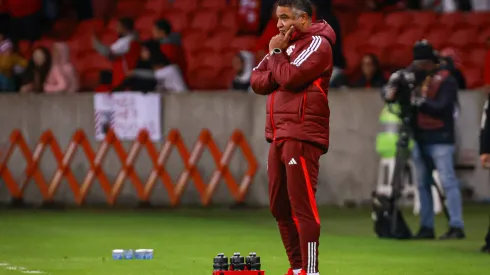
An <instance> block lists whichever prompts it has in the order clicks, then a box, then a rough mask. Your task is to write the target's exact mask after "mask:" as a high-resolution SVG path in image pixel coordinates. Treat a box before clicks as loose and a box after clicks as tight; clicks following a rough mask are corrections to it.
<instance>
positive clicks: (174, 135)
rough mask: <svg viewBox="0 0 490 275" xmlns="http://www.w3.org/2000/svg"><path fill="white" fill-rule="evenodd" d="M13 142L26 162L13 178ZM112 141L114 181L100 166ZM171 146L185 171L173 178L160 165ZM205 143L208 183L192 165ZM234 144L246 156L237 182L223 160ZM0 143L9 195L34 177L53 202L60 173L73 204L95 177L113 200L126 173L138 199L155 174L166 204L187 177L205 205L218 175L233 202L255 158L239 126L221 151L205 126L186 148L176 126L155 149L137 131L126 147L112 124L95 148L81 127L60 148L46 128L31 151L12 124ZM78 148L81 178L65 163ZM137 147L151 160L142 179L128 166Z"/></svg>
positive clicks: (18, 195) (145, 196) (174, 201)
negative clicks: (51, 166) (85, 165)
mask: <svg viewBox="0 0 490 275" xmlns="http://www.w3.org/2000/svg"><path fill="white" fill-rule="evenodd" d="M16 147H18V148H19V149H20V152H21V154H22V155H23V157H24V158H25V160H26V162H27V165H26V169H25V175H24V177H23V179H21V180H19V181H16V180H14V178H13V176H12V174H11V172H10V171H9V168H8V167H7V163H8V161H9V159H10V157H11V155H12V152H13V151H14V149H15V148H16ZM79 147H81V148H79ZM111 147H113V148H114V150H115V152H116V154H117V156H118V158H119V159H120V161H121V164H122V167H121V169H120V171H119V173H118V175H117V177H116V179H115V182H113V183H111V182H109V180H108V179H107V176H106V175H105V174H104V171H103V169H102V164H103V162H104V159H105V156H106V155H107V153H108V152H109V150H110V149H111ZM174 147H176V149H177V150H178V152H179V154H180V156H181V159H182V161H183V162H184V166H185V169H184V171H183V172H182V173H181V175H180V177H179V179H178V180H177V182H176V183H174V182H173V181H172V179H171V178H170V176H169V174H168V173H167V171H166V169H165V164H166V162H167V160H168V159H169V157H170V154H171V152H172V150H173V148H174ZM206 147H207V148H208V149H209V151H210V153H211V156H212V158H213V160H214V163H215V164H216V170H215V171H214V172H213V174H212V177H211V179H210V181H209V182H208V183H205V182H204V181H203V178H202V176H201V175H200V174H199V171H198V169H197V167H196V165H197V163H198V161H199V159H200V157H201V155H202V153H203V152H204V150H205V149H206ZM48 148H50V149H51V151H52V152H53V155H54V157H55V159H56V162H57V163H58V168H57V170H56V172H55V173H54V176H53V177H52V179H51V180H49V181H46V179H45V177H44V175H43V174H42V172H41V171H40V169H39V162H40V160H41V157H42V155H43V153H44V152H45V150H46V149H48ZM237 148H240V149H241V150H242V152H243V155H244V157H245V159H246V161H247V162H248V170H247V171H246V173H245V175H244V176H243V177H242V178H241V180H240V182H237V181H236V180H235V179H234V177H233V176H232V175H231V173H230V171H229V168H228V164H229V162H230V161H231V158H232V156H233V153H234V152H235V150H236V149H237ZM5 149H6V150H5V151H4V156H3V159H2V160H1V163H0V176H1V177H2V179H3V181H4V182H5V184H6V185H7V188H8V190H9V192H10V194H11V196H12V197H13V198H14V199H22V197H23V194H24V191H25V189H26V187H27V185H28V184H29V182H31V179H33V181H34V182H35V183H36V185H37V186H38V188H39V190H40V192H41V194H42V196H43V200H44V202H47V203H49V202H53V198H54V195H55V193H56V191H57V190H58V188H59V186H60V184H61V181H62V179H63V178H66V180H67V182H68V184H69V186H70V190H71V191H72V192H73V195H74V198H75V201H76V203H77V204H78V205H82V204H83V203H84V201H85V198H86V196H87V193H88V191H89V189H90V188H91V186H92V184H93V182H94V180H95V179H97V180H98V182H99V184H100V185H101V187H102V190H103V191H104V193H105V196H106V198H107V203H108V204H109V205H111V206H112V205H114V204H115V202H116V200H117V198H118V195H119V193H120V191H121V188H122V186H123V183H124V181H125V180H126V179H127V178H129V180H130V181H131V183H132V185H133V186H134V189H135V190H136V193H137V196H138V198H139V199H140V200H141V201H142V202H148V201H149V198H150V195H151V193H152V190H153V188H154V187H155V184H157V181H158V180H159V179H160V180H161V182H162V183H163V185H164V187H165V189H166V190H167V192H168V196H169V198H170V204H171V205H172V206H176V205H178V204H179V201H180V198H181V197H182V194H183V192H184V190H185V188H186V186H187V185H188V183H189V181H190V180H191V179H192V181H193V183H194V185H195V187H196V189H197V191H198V192H199V194H200V197H201V202H202V204H203V205H205V206H206V205H209V204H210V203H211V199H212V196H213V193H214V191H215V190H216V187H217V186H218V184H219V183H220V181H221V179H224V182H225V183H226V185H227V187H228V189H229V190H230V193H231V195H232V196H233V198H234V200H235V201H236V202H237V203H240V202H243V201H244V199H245V196H246V194H247V191H248V188H249V186H250V184H251V183H252V180H253V178H254V176H255V173H256V171H257V160H256V158H255V156H254V154H253V152H252V150H251V148H250V146H249V144H248V143H247V140H246V138H245V136H244V135H243V133H242V132H241V131H239V130H236V131H234V132H233V134H232V136H231V138H230V140H229V142H228V144H227V145H226V148H225V150H224V151H223V152H221V151H220V149H219V148H218V146H217V145H216V143H215V142H214V140H213V138H212V136H211V133H210V131H209V130H207V129H203V130H202V131H201V133H200V135H199V137H198V140H197V142H196V143H195V145H194V147H193V148H192V150H191V151H189V150H188V149H187V147H186V146H185V144H184V142H183V140H182V137H181V135H180V133H179V131H178V130H175V129H174V130H171V131H170V133H169V134H168V136H167V138H166V140H165V142H164V143H163V145H162V147H161V149H160V150H157V148H156V147H155V145H154V144H153V143H152V141H151V140H150V139H149V135H148V133H147V132H146V131H142V132H140V133H139V135H138V137H137V138H136V139H135V140H134V142H133V143H132V145H131V147H130V148H129V151H128V152H127V151H126V150H125V149H124V147H123V146H122V144H121V142H120V140H119V139H118V138H117V137H116V135H115V133H114V132H113V131H112V130H109V131H108V133H107V135H106V137H105V139H104V140H103V141H102V142H101V143H100V144H99V147H98V149H97V151H96V152H95V151H94V150H93V149H92V146H91V145H90V143H89V140H88V139H87V136H86V135H85V133H84V131H83V130H78V131H76V132H75V134H74V135H73V138H72V139H71V141H70V143H69V144H68V147H67V149H66V151H65V152H63V151H62V150H61V148H60V145H59V144H58V142H57V141H56V139H55V137H54V135H53V133H52V132H51V131H50V130H48V131H45V132H44V133H43V134H42V136H41V137H40V139H39V142H38V143H37V145H36V147H35V148H34V150H33V151H31V150H30V149H29V147H28V146H27V144H26V142H25V139H24V137H23V136H22V134H21V132H20V131H19V130H15V131H13V132H12V134H11V135H10V140H9V144H8V146H7V147H6V148H5ZM78 149H82V150H83V152H84V153H85V156H86V158H87V160H88V161H89V163H90V169H89V170H88V172H87V174H86V175H85V177H84V179H83V181H82V182H81V183H79V182H78V181H77V179H76V178H75V176H74V175H73V173H72V171H71V168H70V163H71V161H72V159H73V157H74V156H75V153H76V152H77V150H78ZM142 149H146V151H147V152H148V156H149V157H150V159H151V162H152V163H153V167H152V169H151V172H150V175H149V176H148V178H146V179H145V180H142V179H140V178H139V177H138V175H137V174H136V172H135V170H134V168H133V164H134V162H135V160H136V159H137V157H138V154H139V152H140V151H141V150H142Z"/></svg>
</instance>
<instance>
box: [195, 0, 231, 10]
mask: <svg viewBox="0 0 490 275" xmlns="http://www.w3.org/2000/svg"><path fill="white" fill-rule="evenodd" d="M200 6H201V8H204V9H214V10H224V9H226V7H227V5H226V0H201V4H200Z"/></svg>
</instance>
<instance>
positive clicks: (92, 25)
mask: <svg viewBox="0 0 490 275" xmlns="http://www.w3.org/2000/svg"><path fill="white" fill-rule="evenodd" d="M103 30H104V21H103V20H102V19H98V18H94V19H88V20H83V21H81V22H80V23H78V26H77V29H76V31H75V34H74V35H75V36H85V35H91V34H92V33H93V32H101V31H103Z"/></svg>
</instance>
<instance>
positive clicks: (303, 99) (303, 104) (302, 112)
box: [298, 92, 307, 121]
mask: <svg viewBox="0 0 490 275" xmlns="http://www.w3.org/2000/svg"><path fill="white" fill-rule="evenodd" d="M306 94H307V93H306V92H304V93H303V96H302V97H301V101H300V103H299V110H298V118H299V120H300V121H303V120H304V119H305V108H306Z"/></svg>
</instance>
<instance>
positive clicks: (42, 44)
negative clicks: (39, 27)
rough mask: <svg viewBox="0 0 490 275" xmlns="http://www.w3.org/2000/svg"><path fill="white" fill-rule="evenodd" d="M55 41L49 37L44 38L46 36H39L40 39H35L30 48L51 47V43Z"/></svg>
mask: <svg viewBox="0 0 490 275" xmlns="http://www.w3.org/2000/svg"><path fill="white" fill-rule="evenodd" d="M54 42H55V41H54V40H52V39H50V38H46V37H43V38H41V40H38V41H35V42H34V45H33V46H32V49H35V48H37V47H45V48H47V49H51V47H52V46H53V43H54Z"/></svg>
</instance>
